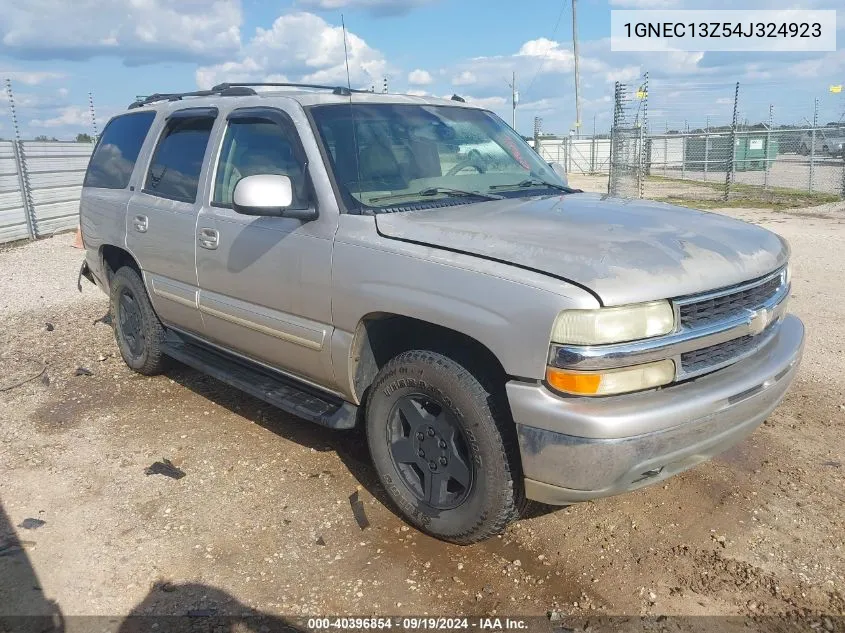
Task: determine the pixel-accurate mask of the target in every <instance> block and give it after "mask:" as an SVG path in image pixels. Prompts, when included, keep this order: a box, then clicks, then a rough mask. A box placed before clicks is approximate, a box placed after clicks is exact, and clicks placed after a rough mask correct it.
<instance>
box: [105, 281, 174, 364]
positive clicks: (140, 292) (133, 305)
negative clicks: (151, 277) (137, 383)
mask: <svg viewBox="0 0 845 633" xmlns="http://www.w3.org/2000/svg"><path fill="white" fill-rule="evenodd" d="M110 300H111V313H112V322H113V324H114V337H115V340H116V341H117V347H118V349H119V350H120V355H121V356H122V357H123V360H124V362H125V363H126V364H127V365H128V366H129V367H130V368H131V369H134V370H135V371H137V372H138V373H139V374H144V375H145V376H154V375H156V374H160V373H161V372H162V371H163V370H164V368H165V366H166V360H167V359H166V357H165V356H164V354H163V353H162V344H163V342H164V327H163V326H162V325H161V322H160V321H159V320H158V317H157V316H156V314H155V311H154V310H153V306H152V304H151V303H150V299H149V297H148V296H147V291H146V289H145V288H144V282H143V281H141V276H140V275H139V274H138V271H137V270H135V269H134V268H132V267H129V266H124V267H122V268H120V269H119V270H118V271H117V272H116V273H115V274H114V277H112V280H111V293H110Z"/></svg>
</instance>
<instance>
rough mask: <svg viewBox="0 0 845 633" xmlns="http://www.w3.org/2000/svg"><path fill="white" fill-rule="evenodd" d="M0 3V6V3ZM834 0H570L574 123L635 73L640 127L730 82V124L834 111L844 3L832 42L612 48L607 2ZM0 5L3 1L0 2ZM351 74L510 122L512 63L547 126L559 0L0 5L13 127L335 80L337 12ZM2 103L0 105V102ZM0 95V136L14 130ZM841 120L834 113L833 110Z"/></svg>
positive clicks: (844, 79) (565, 11)
mask: <svg viewBox="0 0 845 633" xmlns="http://www.w3.org/2000/svg"><path fill="white" fill-rule="evenodd" d="M9 1H10V0H5V2H3V3H2V4H9ZM837 4H841V0H745V2H744V3H743V4H742V6H741V7H740V6H739V5H737V3H736V2H735V0H707V1H703V0H579V3H578V16H579V37H580V41H581V78H582V88H583V113H582V117H581V118H582V122H583V123H582V124H583V129H584V130H585V131H586V132H590V131H591V130H592V128H593V125H594V124H595V126H596V127H597V129H598V130H599V131H602V130H606V129H607V128H608V126H609V122H610V117H611V113H612V94H613V83H614V81H623V82H630V83H631V84H632V85H636V84H638V83H639V82H640V81H641V77H642V74H643V73H644V72H645V71H649V75H650V90H649V104H648V107H649V116H650V125H651V127H652V129H663V128H664V127H667V128H670V129H680V128H682V127H683V126H684V125H689V126H690V127H695V126H699V125H704V123H705V121H707V120H710V122H711V123H712V124H719V123H725V122H727V121H729V119H730V117H731V114H732V96H733V86H734V83H735V82H737V81H739V82H740V83H741V100H740V119H748V120H749V121H758V120H761V119H763V118H765V117H766V116H768V111H769V105H770V104H771V105H773V106H774V112H775V119H776V121H777V122H782V123H806V121H807V120H809V119H812V117H813V107H814V105H813V104H814V99H815V98H818V99H819V111H820V112H819V120H820V121H821V122H827V121H830V120H839V119H840V117H842V116H843V115H845V93H842V94H839V95H835V94H832V93H830V92H829V90H828V89H829V86H830V85H832V84H841V83H845V48H843V46H845V41H844V40H843V37H844V35H845V31H843V27H845V11H842V10H840V12H839V16H838V17H839V19H838V23H839V24H838V26H839V32H838V35H839V40H840V47H839V50H837V51H836V52H830V53H800V54H799V53H706V54H705V53H671V54H666V53H612V52H611V51H610V45H609V39H608V37H609V21H610V10H611V9H612V8H687V9H702V8H709V9H719V8H748V9H754V8H760V9H763V8H766V9H768V8H817V9H821V8H835V7H836V5H837ZM0 6H1V5H0ZM341 13H342V14H343V15H344V16H345V20H346V26H347V31H348V44H349V52H350V67H351V74H352V79H353V84H355V86H359V87H367V88H369V87H370V85H373V84H375V85H376V88H377V89H380V88H381V81H382V77H383V76H387V77H388V81H389V86H390V90H391V91H392V92H416V93H420V94H421V93H427V94H433V95H437V96H450V95H451V94H453V93H458V94H460V95H462V96H464V97H466V98H467V100H469V101H475V102H478V103H481V104H484V105H486V106H488V107H490V108H491V109H493V110H495V111H496V112H497V113H499V114H500V115H501V116H502V117H503V118H505V119H506V120H507V121H510V115H511V113H510V88H509V87H508V85H507V81H508V80H509V78H510V76H511V73H512V72H516V73H517V84H518V86H519V87H520V92H521V105H520V107H519V108H518V110H517V129H518V130H519V131H520V132H522V133H523V134H530V133H531V129H532V126H533V118H534V117H535V116H540V117H542V118H543V128H544V130H546V131H549V132H557V133H566V132H567V131H568V130H569V129H570V128H571V127H572V125H573V123H574V121H575V108H574V94H573V93H574V90H573V88H574V79H573V63H572V52H571V51H572V27H571V18H570V5H569V0H567V1H566V2H559V1H557V0H555V1H551V0H528V1H527V2H522V3H516V2H512V1H510V0H508V1H506V0H486V1H484V0H288V1H284V2H266V1H263V0H71V1H68V0H29V1H28V2H26V3H22V2H16V3H14V4H12V5H11V6H2V15H3V21H2V23H0V79H5V78H6V77H9V78H10V79H11V80H12V85H13V88H14V93H15V100H16V105H17V112H18V120H19V122H20V124H21V127H22V131H23V135H24V136H25V137H32V136H35V135H39V134H46V135H48V136H56V137H58V138H60V139H66V138H71V137H73V136H75V135H76V133H78V132H90V131H91V123H90V117H89V115H88V92H89V91H90V92H92V93H93V95H94V101H95V108H96V113H97V118H98V123H99V126H100V129H102V124H103V123H104V122H105V120H106V119H107V118H108V117H109V116H111V115H113V114H115V113H117V112H120V111H122V110H124V109H125V108H126V105H128V103H129V102H130V101H132V99H133V98H134V97H135V95H138V94H149V93H152V92H167V91H179V90H192V89H196V88H197V87H208V86H210V85H213V83H216V82H219V81H226V80H229V81H237V80H241V81H245V80H251V81H260V80H276V81H284V80H289V81H313V82H319V83H324V82H325V83H330V84H335V83H339V82H340V83H345V77H346V75H345V66H344V63H343V48H342V44H343V42H342V37H341V35H340V30H339V26H340V19H341V18H340V16H341ZM2 101H5V99H3V100H2ZM2 101H0V137H4V138H9V137H11V135H12V126H11V120H10V117H9V115H8V108H6V107H4V106H5V105H6V104H5V103H3V102H2ZM843 120H845V119H843Z"/></svg>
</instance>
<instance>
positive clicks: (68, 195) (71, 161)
mask: <svg viewBox="0 0 845 633" xmlns="http://www.w3.org/2000/svg"><path fill="white" fill-rule="evenodd" d="M93 149H94V147H93V145H92V144H91V143H63V142H42V141H21V142H20V143H15V142H14V141H0V243H2V242H11V241H13V240H20V239H26V238H30V239H35V238H37V237H44V236H45V235H51V234H53V233H56V232H57V231H63V230H68V229H74V228H76V225H77V222H78V221H79V196H80V194H81V192H82V179H83V178H84V177H85V169H86V167H87V166H88V159H89V158H90V156H91V151H92V150H93Z"/></svg>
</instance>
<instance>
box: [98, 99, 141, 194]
mask: <svg viewBox="0 0 845 633" xmlns="http://www.w3.org/2000/svg"><path fill="white" fill-rule="evenodd" d="M155 117H156V113H155V112H139V113H138V114H124V115H123V116H119V117H115V118H114V119H112V120H111V121H109V123H108V125H106V129H105V130H103V134H102V136H101V137H100V142H99V143H97V148H96V149H95V150H94V155H93V156H92V157H91V161H90V162H89V163H88V171H87V172H85V181H84V182H83V183H82V186H83V187H101V188H103V189H125V188H126V186H127V185H128V184H129V178H130V177H131V176H132V170H133V169H134V168H135V161H136V160H138V154H139V153H140V152H141V146H142V145H143V144H144V139H145V138H146V137H147V132H149V131H150V126H151V125H152V124H153V120H154V119H155Z"/></svg>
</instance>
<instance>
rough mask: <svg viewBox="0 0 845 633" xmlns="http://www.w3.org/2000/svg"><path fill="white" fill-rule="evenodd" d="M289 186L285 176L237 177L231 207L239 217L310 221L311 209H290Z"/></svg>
mask: <svg viewBox="0 0 845 633" xmlns="http://www.w3.org/2000/svg"><path fill="white" fill-rule="evenodd" d="M291 204H293V184H292V183H291V180H290V177H289V176H284V175H275V174H258V175H255V176H246V177H245V178H241V179H240V180H239V181H238V182H237V184H236V185H235V191H234V192H233V194H232V208H233V209H234V210H235V212H236V213H241V214H243V215H262V216H276V217H287V218H297V219H300V220H313V219H314V218H316V217H317V211H316V210H315V209H291V208H289V207H290V205H291Z"/></svg>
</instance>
